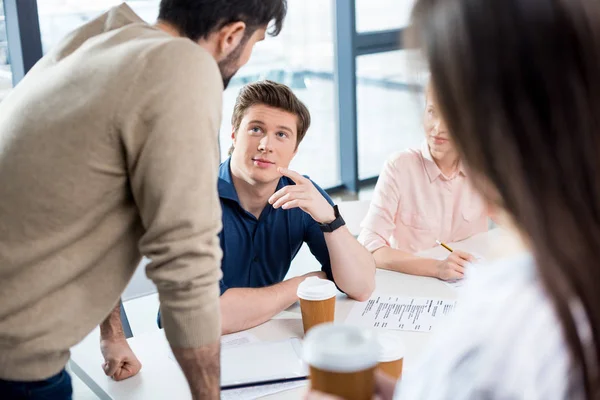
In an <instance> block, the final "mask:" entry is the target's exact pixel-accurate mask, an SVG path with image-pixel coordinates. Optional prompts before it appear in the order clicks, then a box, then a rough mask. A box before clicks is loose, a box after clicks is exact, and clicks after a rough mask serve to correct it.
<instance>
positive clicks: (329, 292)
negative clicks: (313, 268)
mask: <svg viewBox="0 0 600 400" xmlns="http://www.w3.org/2000/svg"><path fill="white" fill-rule="evenodd" d="M336 293H337V290H336V288H335V284H334V283H333V282H331V281H330V280H328V279H321V278H319V277H316V276H309V277H308V278H306V279H305V280H303V281H302V283H300V285H298V292H297V295H298V297H300V298H301V299H304V300H313V301H315V300H316V301H318V300H327V299H330V298H332V297H334V296H335V295H336Z"/></svg>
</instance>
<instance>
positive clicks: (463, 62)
mask: <svg viewBox="0 0 600 400" xmlns="http://www.w3.org/2000/svg"><path fill="white" fill-rule="evenodd" d="M410 33H411V35H410V39H409V40H411V41H412V42H413V43H414V44H416V45H417V46H419V47H421V48H422V50H423V52H424V54H425V58H426V60H427V62H428V64H429V68H430V72H431V79H432V84H433V88H434V90H435V93H436V96H437V98H438V102H439V106H440V110H441V112H442V114H443V115H444V117H445V119H446V121H447V123H448V126H449V129H450V132H452V133H453V136H454V140H455V141H456V144H457V147H458V148H459V151H460V152H461V153H462V156H463V157H464V159H465V161H466V163H467V165H468V166H469V168H470V169H471V170H472V171H473V173H474V175H475V176H479V178H480V179H479V185H480V186H481V185H482V184H481V182H486V183H489V184H491V186H492V187H493V189H494V190H495V192H497V194H498V195H499V198H500V199H501V202H502V204H501V206H502V207H503V208H504V209H505V210H506V211H507V212H508V213H509V214H510V215H511V216H512V217H513V219H514V221H515V223H516V224H517V226H518V228H519V229H520V230H521V231H522V232H523V233H524V234H525V235H526V237H527V239H528V240H529V241H530V244H531V246H532V248H533V254H534V257H535V259H536V264H537V268H538V271H539V273H540V276H541V278H542V283H543V286H544V288H545V290H546V292H547V293H548V295H549V297H550V298H551V299H552V301H553V303H554V306H555V309H556V311H557V315H558V317H559V320H560V321H561V324H562V328H563V332H564V335H565V338H566V341H567V343H568V345H569V348H570V351H571V353H572V359H573V362H574V365H575V367H576V368H578V369H579V370H580V372H581V373H582V375H583V378H584V383H585V390H586V394H587V397H588V398H590V399H591V398H598V396H599V395H600V391H599V372H598V365H600V262H599V261H600V1H598V0H417V3H416V5H415V8H414V10H413V20H412V26H411V29H410ZM475 184H476V185H477V184H478V183H477V179H476V181H475ZM484 194H485V193H484ZM578 307H579V310H583V312H584V314H585V316H586V317H587V320H588V321H589V325H590V328H591V337H588V338H586V335H585V334H583V335H582V334H581V333H582V332H580V331H579V330H578V326H577V323H576V317H575V314H576V312H577V309H578Z"/></svg>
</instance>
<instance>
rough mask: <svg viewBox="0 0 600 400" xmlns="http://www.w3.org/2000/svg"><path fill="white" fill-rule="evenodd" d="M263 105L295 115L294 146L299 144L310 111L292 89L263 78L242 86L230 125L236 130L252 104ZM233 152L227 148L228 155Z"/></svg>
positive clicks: (304, 131) (302, 137)
mask: <svg viewBox="0 0 600 400" xmlns="http://www.w3.org/2000/svg"><path fill="white" fill-rule="evenodd" d="M256 105H265V106H269V107H273V108H278V109H280V110H283V111H287V112H289V113H291V114H294V115H295V116H296V120H297V123H296V148H298V145H300V142H301V141H302V139H304V136H306V131H308V128H309V127H310V113H309V112H308V108H306V106H305V105H304V103H302V102H301V101H300V100H299V99H298V97H296V95H295V94H294V92H292V89H290V88H289V87H287V86H286V85H282V84H281V83H277V82H273V81H269V80H264V81H259V82H254V83H250V84H248V85H246V86H244V87H243V88H242V89H241V90H240V93H239V94H238V97H237V99H236V100H235V106H234V108H233V115H232V116H231V125H232V127H233V130H234V131H236V132H237V130H238V129H239V127H240V123H241V122H242V119H243V118H244V115H245V114H246V111H248V109H249V108H250V107H252V106H256ZM232 152H233V146H231V148H230V149H229V155H231V153H232Z"/></svg>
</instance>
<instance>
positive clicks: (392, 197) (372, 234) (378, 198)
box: [358, 157, 400, 253]
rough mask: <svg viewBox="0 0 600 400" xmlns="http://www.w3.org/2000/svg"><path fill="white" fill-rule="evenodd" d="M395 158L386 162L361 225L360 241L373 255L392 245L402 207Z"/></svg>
mask: <svg viewBox="0 0 600 400" xmlns="http://www.w3.org/2000/svg"><path fill="white" fill-rule="evenodd" d="M394 160H395V157H392V158H390V159H389V160H387V161H386V163H385V165H384V167H383V170H382V171H381V174H380V175H379V179H378V180H377V184H376V185H375V191H374V193H373V199H372V200H371V205H370V206H369V211H368V212H367V215H366V217H365V219H364V220H363V221H362V223H361V225H360V226H361V232H360V235H359V236H358V241H359V242H360V243H361V244H362V245H363V246H365V247H366V249H367V250H369V251H370V252H371V253H372V252H374V251H375V250H377V249H380V248H381V247H384V246H389V245H390V238H391V236H392V234H393V233H394V229H395V227H396V214H397V211H398V208H399V206H400V195H399V190H398V183H397V181H396V177H397V176H398V170H397V166H396V165H395V161H394Z"/></svg>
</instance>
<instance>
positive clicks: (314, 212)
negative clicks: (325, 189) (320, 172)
mask: <svg viewBox="0 0 600 400" xmlns="http://www.w3.org/2000/svg"><path fill="white" fill-rule="evenodd" d="M277 171H278V172H279V173H280V174H281V175H284V176H287V177H288V178H290V179H291V180H293V181H294V182H295V183H296V184H295V185H288V186H286V187H284V188H282V189H280V190H278V191H277V192H275V193H274V194H273V195H272V196H271V197H270V198H269V204H271V205H273V208H279V207H281V208H283V209H284V210H289V209H291V208H296V207H299V208H300V209H302V210H303V211H304V212H306V213H308V214H310V216H311V217H312V218H313V219H314V220H315V221H317V222H319V223H321V224H329V223H331V222H333V220H335V212H334V211H333V206H332V205H331V204H329V203H328V202H327V200H325V197H323V195H321V193H320V192H319V191H318V190H317V188H316V187H315V185H313V183H312V182H311V181H310V179H307V178H305V177H303V176H302V175H300V174H299V173H297V172H294V171H292V170H289V169H287V168H281V167H279V168H278V169H277Z"/></svg>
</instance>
